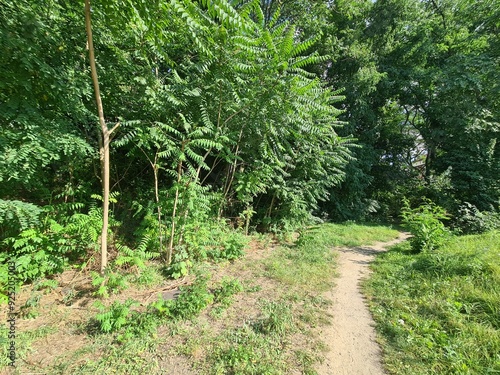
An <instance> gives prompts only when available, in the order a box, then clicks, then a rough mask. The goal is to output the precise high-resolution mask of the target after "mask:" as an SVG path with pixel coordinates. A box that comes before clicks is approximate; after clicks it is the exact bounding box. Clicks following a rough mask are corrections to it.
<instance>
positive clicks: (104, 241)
mask: <svg viewBox="0 0 500 375" xmlns="http://www.w3.org/2000/svg"><path fill="white" fill-rule="evenodd" d="M85 28H86V30H87V44H88V50H89V62H90V72H91V74H92V83H93V84H94V92H95V100H96V104H97V112H98V115H99V124H100V126H101V133H102V147H100V152H99V153H100V159H101V168H102V201H103V203H102V211H103V213H102V215H103V217H102V232H101V274H103V273H104V270H105V269H106V266H107V265H108V216H109V142H110V136H111V133H112V132H113V131H114V130H115V129H116V128H117V127H118V125H119V124H116V125H115V127H114V128H113V129H111V130H109V129H108V126H107V125H106V122H105V121H104V111H103V108H102V101H101V93H100V90H99V81H98V79H97V68H96V65H95V55H94V43H93V40H92V26H91V23H90V0H85Z"/></svg>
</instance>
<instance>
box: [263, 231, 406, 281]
mask: <svg viewBox="0 0 500 375" xmlns="http://www.w3.org/2000/svg"><path fill="white" fill-rule="evenodd" d="M398 234H399V232H398V231H396V230H394V229H391V228H389V227H384V226H369V225H359V224H352V223H349V224H323V225H318V226H315V227H313V228H310V229H308V230H307V231H305V233H303V234H302V235H301V236H300V237H299V239H298V240H297V242H296V244H295V245H294V246H283V247H281V248H279V249H278V250H277V251H275V252H274V254H273V255H272V256H271V257H269V258H268V259H267V260H266V262H265V264H266V268H267V271H268V275H269V276H271V277H273V278H275V279H277V280H279V281H280V282H283V283H285V284H288V285H290V286H292V287H298V288H310V289H313V290H326V289H327V288H328V287H330V286H331V280H332V277H333V276H334V275H335V271H334V267H335V256H334V252H333V248H334V247H338V246H361V245H369V244H372V243H374V242H377V241H389V240H392V239H394V238H396V237H397V236H398Z"/></svg>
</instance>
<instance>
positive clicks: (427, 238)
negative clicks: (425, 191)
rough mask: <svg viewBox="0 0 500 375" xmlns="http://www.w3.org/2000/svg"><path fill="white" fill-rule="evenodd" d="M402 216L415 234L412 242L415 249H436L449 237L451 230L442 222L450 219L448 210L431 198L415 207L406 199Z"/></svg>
mask: <svg viewBox="0 0 500 375" xmlns="http://www.w3.org/2000/svg"><path fill="white" fill-rule="evenodd" d="M401 216H402V218H403V223H404V224H405V225H406V226H407V227H408V229H409V230H410V232H411V234H412V235H413V237H412V238H411V240H410V242H411V245H412V248H413V250H415V251H418V252H419V251H432V250H435V249H437V248H439V247H440V246H441V245H443V243H444V242H445V241H446V239H447V237H449V230H448V229H447V228H446V227H445V226H444V224H443V222H442V220H448V219H449V217H448V215H447V213H446V211H445V210H444V209H443V208H442V207H440V206H437V205H436V204H434V203H433V202H432V201H430V200H424V203H423V204H421V205H420V206H419V207H417V208H414V209H412V208H410V203H409V201H408V200H405V201H404V205H403V210H402V213H401Z"/></svg>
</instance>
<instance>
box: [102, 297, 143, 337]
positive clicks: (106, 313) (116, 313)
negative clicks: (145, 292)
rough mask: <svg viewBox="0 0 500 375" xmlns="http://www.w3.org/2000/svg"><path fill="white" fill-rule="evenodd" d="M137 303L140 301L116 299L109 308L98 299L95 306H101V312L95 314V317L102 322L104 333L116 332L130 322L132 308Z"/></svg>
mask: <svg viewBox="0 0 500 375" xmlns="http://www.w3.org/2000/svg"><path fill="white" fill-rule="evenodd" d="M137 305H138V302H136V301H134V300H132V299H128V300H127V301H125V302H124V303H120V302H118V301H115V302H113V304H112V305H111V306H110V307H109V308H107V307H106V306H104V305H103V304H102V303H101V302H99V301H96V303H95V306H96V307H97V308H99V311H100V312H99V314H97V315H96V316H95V319H96V320H97V321H98V322H99V324H100V330H101V331H102V332H104V333H109V332H115V331H118V330H119V329H120V328H122V327H123V326H125V325H126V324H129V323H130V320H129V316H130V314H131V311H130V308H131V307H133V306H137Z"/></svg>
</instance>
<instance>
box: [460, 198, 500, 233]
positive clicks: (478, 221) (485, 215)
mask: <svg viewBox="0 0 500 375" xmlns="http://www.w3.org/2000/svg"><path fill="white" fill-rule="evenodd" d="M453 226H454V228H455V229H457V230H458V231H459V232H461V233H464V234H480V233H484V232H488V231H490V230H494V229H499V228H500V213H498V212H491V211H479V209H478V208H477V207H476V206H474V205H473V204H471V203H469V202H464V203H463V204H462V205H461V206H460V207H459V208H458V212H457V215H456V217H455V220H454V222H453Z"/></svg>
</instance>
